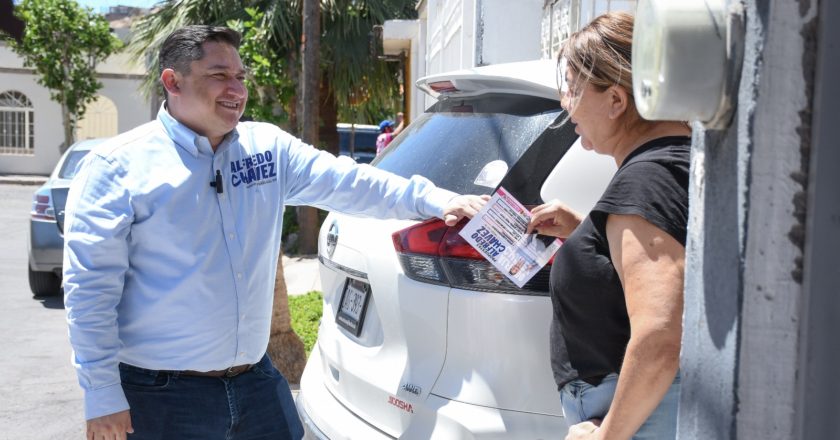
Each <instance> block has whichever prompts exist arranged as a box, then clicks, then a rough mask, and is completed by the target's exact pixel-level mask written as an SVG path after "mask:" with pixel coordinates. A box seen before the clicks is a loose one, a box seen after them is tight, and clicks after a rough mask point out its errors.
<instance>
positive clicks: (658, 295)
mask: <svg viewBox="0 0 840 440" xmlns="http://www.w3.org/2000/svg"><path fill="white" fill-rule="evenodd" d="M607 239H608V241H609V246H610V254H611V256H612V261H613V264H614V265H615V268H616V271H617V272H618V275H619V277H620V279H621V283H622V286H623V287H624V296H625V301H626V302H627V314H628V315H629V317H630V342H629V343H628V345H627V351H626V353H625V356H624V363H623V364H622V367H621V374H619V377H618V384H617V386H616V392H615V397H614V398H613V402H612V405H611V406H610V410H609V412H608V413H607V416H606V417H605V418H604V420H603V422H602V424H601V426H600V428H597V429H596V427H595V425H594V424H588V425H584V424H581V425H580V426H576V427H575V429H574V430H572V431H570V434H569V437H568V438H570V439H577V438H603V439H610V440H612V439H629V438H631V437H632V436H633V434H635V433H636V431H637V430H638V429H639V427H641V426H642V424H643V423H644V422H645V420H647V418H648V416H650V414H651V413H652V412H653V411H654V409H656V406H657V405H659V402H660V401H661V400H662V398H663V397H664V396H665V393H666V392H667V391H668V388H669V387H670V386H671V384H672V382H673V380H674V377H675V375H676V372H677V369H678V368H679V357H680V344H681V338H682V312H683V274H684V269H685V248H684V247H683V245H682V244H680V243H679V242H678V241H677V240H675V239H674V238H673V237H672V236H671V235H669V234H667V233H666V232H664V231H663V230H661V229H659V228H658V227H656V226H654V225H653V224H651V223H649V222H648V221H647V220H645V219H643V218H642V217H639V216H636V215H614V214H613V215H610V216H609V217H608V218H607Z"/></svg>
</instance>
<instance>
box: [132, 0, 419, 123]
mask: <svg viewBox="0 0 840 440" xmlns="http://www.w3.org/2000/svg"><path fill="white" fill-rule="evenodd" d="M302 3H303V2H302V0H164V1H162V2H161V3H159V4H158V9H157V10H156V11H154V12H153V13H151V14H149V15H147V16H146V17H144V18H143V19H141V20H140V21H139V22H137V23H136V25H135V27H134V29H133V34H134V37H133V38H132V41H131V43H130V45H129V49H130V50H131V51H132V53H134V54H135V55H136V56H138V57H143V56H146V55H147V54H149V53H150V52H151V53H152V55H156V54H157V50H158V49H159V47H160V44H161V43H162V42H163V39H164V38H166V36H167V35H169V34H170V33H171V32H172V31H174V30H175V29H177V28H179V27H182V26H186V25H190V24H211V25H229V24H235V23H237V22H241V23H242V25H243V26H245V27H243V28H242V30H245V31H246V32H248V30H249V28H248V26H246V23H248V22H250V31H251V33H250V35H248V38H246V39H243V46H246V45H247V44H248V43H249V42H248V40H249V39H254V41H253V42H252V44H253V47H254V48H255V49H256V50H255V51H254V53H259V55H260V57H263V58H262V59H260V58H259V57H258V58H255V59H251V60H246V58H248V56H249V54H248V49H247V48H246V50H245V51H244V52H240V54H242V56H243V61H247V62H246V65H248V66H249V67H250V68H252V69H255V70H256V69H258V68H259V67H258V66H256V65H254V64H253V62H254V61H256V62H257V63H262V62H263V61H265V60H267V61H268V63H269V64H268V65H265V64H262V66H263V67H267V68H272V67H273V68H274V69H275V70H276V71H277V74H278V75H280V76H282V77H284V79H286V80H288V81H289V82H290V83H291V84H294V82H295V80H296V79H297V76H296V71H295V69H297V68H298V67H297V65H298V64H299V62H300V61H299V50H300V43H301V33H302V22H301V21H302V19H301V14H302ZM415 4H416V0H366V1H359V0H322V4H321V71H322V72H323V76H324V80H325V81H324V83H325V84H328V90H326V91H324V92H322V97H321V98H322V101H323V100H326V99H331V100H334V101H335V106H336V108H337V111H338V113H339V114H338V116H339V119H340V120H341V121H345V122H357V123H371V122H375V121H378V120H381V119H382V118H383V117H385V116H388V115H391V114H393V113H394V112H395V109H397V108H399V106H398V104H399V102H400V94H399V72H398V66H397V65H396V63H384V62H381V61H380V60H377V59H376V58H375V56H374V55H373V54H372V53H371V35H370V34H371V31H372V29H373V27H374V26H375V25H380V24H382V23H384V22H385V20H389V19H409V18H415V17H416V15H417V11H416V10H415V9H414V6H415ZM249 9H250V10H251V11H252V12H256V13H259V14H262V15H261V17H260V18H259V19H256V18H255V17H254V16H253V15H250V14H249V12H248V10H249ZM269 53H270V55H267V54H269ZM151 72H155V74H156V72H157V70H156V69H154V70H151ZM253 79H254V80H255V81H256V80H257V75H254V77H253ZM156 81H157V78H156V75H154V76H150V77H149V78H148V81H147V90H152V89H153V88H154V86H153V85H154V84H155V83H156ZM261 86H262V85H261ZM286 91H287V89H285V88H283V89H282V90H281V93H279V94H278V95H276V96H275V100H276V101H278V102H279V105H280V106H281V107H282V108H283V109H285V111H286V113H291V112H293V111H294V109H293V107H294V105H295V103H294V102H293V99H294V95H289V94H287V93H286ZM249 105H250V104H249ZM275 105H276V104H275ZM275 111H276V109H275ZM259 114H260V113H259V112H257V113H253V114H251V115H252V116H253V117H254V118H255V119H257V117H258V115H259ZM268 120H271V119H268Z"/></svg>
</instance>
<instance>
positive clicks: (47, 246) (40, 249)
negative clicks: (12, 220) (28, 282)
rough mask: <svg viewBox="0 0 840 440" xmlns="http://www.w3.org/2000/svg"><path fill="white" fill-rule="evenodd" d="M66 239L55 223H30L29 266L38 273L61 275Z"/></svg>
mask: <svg viewBox="0 0 840 440" xmlns="http://www.w3.org/2000/svg"><path fill="white" fill-rule="evenodd" d="M63 259H64V237H63V236H62V235H61V233H60V232H59V231H58V226H57V225H56V224H55V222H50V221H39V220H30V221H29V265H30V267H32V270H34V271H37V272H55V273H56V274H58V275H60V274H61V265H62V261H63Z"/></svg>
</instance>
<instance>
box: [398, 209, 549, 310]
mask: <svg viewBox="0 0 840 440" xmlns="http://www.w3.org/2000/svg"><path fill="white" fill-rule="evenodd" d="M466 223H467V220H466V219H465V220H462V221H461V222H459V223H458V224H457V225H455V226H452V227H449V226H446V224H445V223H444V222H443V220H439V219H431V220H426V221H424V222H422V223H418V224H416V225H413V226H410V227H408V228H406V229H402V230H400V231H397V232H395V233H394V234H393V235H392V236H391V238H392V239H393V241H394V248H396V250H397V255H398V256H399V259H400V264H401V265H402V268H403V272H405V274H406V276H407V277H409V278H411V279H413V280H416V281H422V282H425V283H432V284H439V285H445V286H451V287H455V288H459V289H466V290H478V291H483V292H499V293H516V294H523V295H548V275H549V272H550V269H551V264H550V263H549V265H547V266H546V267H544V268H543V269H542V270H540V271H539V272H538V273H537V274H536V275H535V276H534V278H532V279H531V280H530V281H529V282H528V283H527V284H525V285H524V286H523V287H522V288H521V289H520V288H519V287H517V286H516V285H515V284H513V283H512V282H511V281H510V280H509V279H508V278H507V277H506V276H504V274H502V273H501V272H499V271H498V270H496V268H495V267H494V266H493V265H492V264H491V263H490V262H489V261H487V260H486V259H485V258H484V257H483V256H482V255H481V254H480V253H478V251H476V250H475V248H473V247H472V246H471V245H470V244H469V243H467V242H466V241H465V240H464V239H463V238H461V236H460V235H458V232H460V231H461V229H462V228H463V227H464V225H465V224H466Z"/></svg>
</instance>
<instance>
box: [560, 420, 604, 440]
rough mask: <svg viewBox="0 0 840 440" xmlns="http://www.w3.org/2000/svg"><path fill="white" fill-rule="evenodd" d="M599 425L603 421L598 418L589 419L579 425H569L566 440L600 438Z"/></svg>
mask: <svg viewBox="0 0 840 440" xmlns="http://www.w3.org/2000/svg"><path fill="white" fill-rule="evenodd" d="M599 426H601V421H600V420H598V419H592V420H587V421H585V422H580V423H578V424H577V425H572V426H571V427H569V433H568V434H567V435H566V440H596V439H598V440H600V438H601V436H600V432H599V431H598V427H599Z"/></svg>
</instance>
